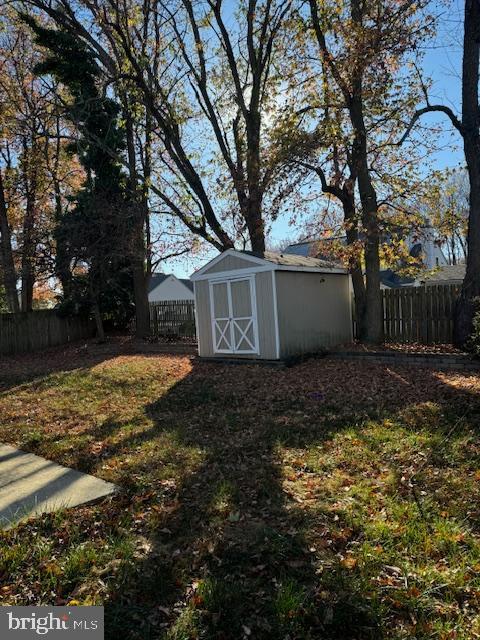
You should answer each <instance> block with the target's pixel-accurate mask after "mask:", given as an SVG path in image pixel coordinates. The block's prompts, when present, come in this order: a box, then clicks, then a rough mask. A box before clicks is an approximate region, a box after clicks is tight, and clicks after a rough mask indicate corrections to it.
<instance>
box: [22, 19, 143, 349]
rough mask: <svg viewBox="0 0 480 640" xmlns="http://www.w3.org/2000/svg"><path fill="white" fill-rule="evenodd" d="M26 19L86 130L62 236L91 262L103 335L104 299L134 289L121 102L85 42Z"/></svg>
mask: <svg viewBox="0 0 480 640" xmlns="http://www.w3.org/2000/svg"><path fill="white" fill-rule="evenodd" d="M23 19H24V20H25V21H26V22H27V23H28V24H29V25H30V27H31V28H32V29H33V31H34V32H35V35H36V40H37V42H38V44H40V45H41V46H42V47H44V49H46V50H47V52H48V54H47V56H46V58H45V59H44V61H43V62H41V63H39V64H38V65H37V66H36V71H37V72H38V73H39V74H47V75H52V76H54V77H55V78H57V80H58V81H59V82H61V83H62V84H63V85H64V86H65V87H66V88H67V89H68V91H69V93H70V95H71V101H70V103H69V105H68V110H67V114H68V115H69V117H70V118H71V120H72V122H73V123H74V124H75V126H76V127H78V130H79V132H80V134H81V135H80V138H79V139H78V140H77V143H76V147H77V152H78V153H79V156H80V160H81V162H82V164H83V166H84V169H85V172H86V176H87V180H86V183H85V185H84V186H83V188H82V189H81V190H80V192H79V193H78V194H77V195H76V198H75V201H76V202H75V210H74V211H73V212H72V213H71V214H70V215H69V216H67V218H66V219H65V220H63V224H62V228H61V232H60V233H59V234H58V235H57V237H58V239H59V240H62V244H66V242H63V240H65V241H66V239H67V238H68V243H69V245H70V252H71V255H70V259H72V258H75V259H76V260H77V261H83V262H85V263H86V264H87V265H88V268H89V270H88V290H89V293H90V302H91V304H92V307H93V310H94V314H95V318H96V321H97V329H98V333H99V336H100V337H101V338H103V326H102V322H101V312H102V311H107V310H108V306H107V305H106V304H105V300H106V299H107V298H108V296H109V294H112V295H113V297H115V295H116V294H117V289H120V290H121V294H120V298H121V299H122V300H124V301H125V295H126V294H127V299H128V289H129V288H130V287H131V271H132V260H131V259H129V258H130V257H131V256H130V251H129V247H130V238H131V235H132V234H131V230H132V228H133V226H134V225H135V218H136V216H135V206H136V197H135V196H136V194H135V193H134V192H132V190H128V188H127V182H126V176H125V173H124V172H123V170H122V166H121V164H120V162H119V161H118V159H117V158H118V156H119V155H120V154H122V153H123V152H124V150H125V146H126V143H125V131H124V130H123V129H122V128H121V127H120V124H119V112H120V106H119V105H118V104H117V103H116V102H115V101H114V100H112V99H111V98H109V97H107V96H105V95H102V93H101V89H100V87H99V86H98V76H99V70H98V66H97V64H96V62H95V59H94V58H93V56H92V55H91V53H90V52H89V51H88V49H87V48H86V47H85V46H84V45H83V43H82V41H81V40H79V39H77V38H75V37H73V36H72V35H71V34H70V33H68V32H63V31H61V30H52V29H48V28H45V27H42V26H40V25H39V24H37V23H36V22H35V20H33V19H32V18H30V17H29V16H23ZM62 232H63V233H62ZM62 236H63V237H62ZM143 255H144V254H141V257H142V258H143ZM129 273H130V277H129V275H128V274H129ZM117 295H118V294H117ZM127 306H128V305H127Z"/></svg>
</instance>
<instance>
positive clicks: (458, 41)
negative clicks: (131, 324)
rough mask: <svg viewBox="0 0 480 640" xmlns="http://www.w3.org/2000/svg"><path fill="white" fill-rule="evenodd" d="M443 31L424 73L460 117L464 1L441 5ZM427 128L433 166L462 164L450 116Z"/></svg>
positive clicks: (278, 233) (194, 264) (187, 265)
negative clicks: (435, 132)
mask: <svg viewBox="0 0 480 640" xmlns="http://www.w3.org/2000/svg"><path fill="white" fill-rule="evenodd" d="M437 12H438V15H439V28H438V31H437V34H436V36H435V38H434V40H433V41H432V42H431V43H429V45H428V47H427V48H426V50H425V56H424V63H423V70H424V73H425V76H426V77H430V78H431V79H432V82H433V83H432V87H431V90H430V92H429V93H430V102H431V103H432V104H435V103H437V104H445V105H448V106H449V107H450V108H451V109H452V110H453V111H454V112H455V113H456V114H457V115H460V109H461V65H462V55H461V54H462V27H463V25H462V19H463V3H462V2H461V0H453V1H452V2H438V6H437ZM422 124H423V125H432V126H434V127H435V128H437V126H438V127H441V129H442V131H443V133H442V135H441V137H440V141H439V142H440V143H439V145H438V146H439V148H438V149H436V150H434V151H433V152H432V154H431V156H430V161H431V164H432V166H433V167H434V168H436V169H445V168H447V167H455V166H458V165H459V164H462V161H463V151H462V147H461V140H460V138H459V136H458V134H457V132H456V131H455V130H454V129H453V128H452V126H451V124H450V122H449V121H448V119H447V117H446V116H443V115H442V114H428V115H426V116H424V117H423V120H422ZM297 235H298V229H295V228H293V227H291V226H289V223H288V219H287V216H283V217H281V218H279V219H278V220H277V221H275V222H274V223H273V227H272V234H271V238H272V240H273V241H275V240H284V239H285V238H288V237H290V236H291V237H292V239H294V238H296V237H297ZM215 254H216V252H215V251H214V250H212V251H211V252H208V255H205V254H204V255H202V257H201V258H198V259H195V258H191V257H183V258H181V259H176V260H170V261H168V262H165V263H163V265H162V270H163V271H165V272H167V273H175V275H177V276H178V277H182V278H185V277H189V276H190V275H191V273H192V272H193V271H194V270H195V269H197V268H198V267H199V266H201V264H203V263H205V262H206V261H207V260H208V259H209V258H210V257H213V256H214V255H215Z"/></svg>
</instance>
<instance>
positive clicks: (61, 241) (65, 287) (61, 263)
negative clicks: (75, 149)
mask: <svg viewBox="0 0 480 640" xmlns="http://www.w3.org/2000/svg"><path fill="white" fill-rule="evenodd" d="M56 135H57V140H56V150H55V164H54V168H53V171H52V181H53V190H54V194H55V229H54V232H53V236H54V240H55V274H56V276H57V278H58V279H59V280H60V284H61V286H62V291H63V297H64V299H68V298H69V297H70V295H71V291H72V280H73V278H72V272H71V269H70V257H69V253H68V247H67V242H66V238H65V232H64V230H63V229H62V227H61V222H62V216H63V207H62V193H61V189H60V180H59V164H60V152H61V145H60V136H61V128H60V117H59V116H58V115H57V117H56Z"/></svg>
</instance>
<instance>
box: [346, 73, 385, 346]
mask: <svg viewBox="0 0 480 640" xmlns="http://www.w3.org/2000/svg"><path fill="white" fill-rule="evenodd" d="M361 94H362V90H361V82H360V81H359V82H358V84H357V86H356V87H355V96H354V98H352V100H351V102H350V105H349V113H350V119H351V122H352V126H353V129H354V136H355V139H354V142H353V147H352V164H353V165H354V167H355V172H356V174H357V180H358V189H359V193H360V201H361V204H362V224H363V229H364V233H365V279H366V295H365V303H366V309H365V341H367V342H371V343H379V342H381V341H382V339H383V323H382V298H381V291H380V230H379V225H378V203H377V194H376V192H375V188H374V186H373V183H372V180H371V177H370V170H369V166H368V151H367V132H366V128H365V123H364V119H363V106H362V97H361Z"/></svg>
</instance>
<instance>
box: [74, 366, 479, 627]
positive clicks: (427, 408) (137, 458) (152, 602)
mask: <svg viewBox="0 0 480 640" xmlns="http://www.w3.org/2000/svg"><path fill="white" fill-rule="evenodd" d="M116 355H120V354H116ZM152 357H155V356H154V354H152ZM85 366H87V365H86V364H85ZM92 366H93V364H92ZM76 368H77V367H76ZM107 377H108V376H107ZM472 379H473V376H472ZM114 382H115V381H114ZM127 382H128V385H129V388H130V389H131V385H132V382H131V381H130V380H128V381H127ZM110 383H111V381H110V380H109V384H110ZM121 383H122V381H121V380H120V386H121ZM139 384H141V381H140V383H139ZM478 409H479V399H478V395H477V393H476V391H474V390H469V388H468V376H466V377H465V378H464V380H463V383H462V385H461V386H460V385H459V386H455V376H454V375H452V376H447V377H442V376H441V375H439V374H438V373H436V372H434V371H431V370H428V369H422V370H419V369H416V368H412V369H408V368H398V367H388V366H383V365H378V364H359V363H341V362H340V363H339V362H338V361H335V362H333V361H322V362H307V363H305V364H302V365H300V366H298V367H293V368H291V369H287V370H274V369H267V368H263V367H258V366H249V365H246V366H245V367H229V366H225V365H220V364H218V365H213V364H205V363H201V362H195V363H194V366H193V370H192V371H191V372H190V373H188V375H186V377H184V378H183V379H181V380H180V381H179V382H177V383H176V384H175V385H174V386H173V387H171V388H169V390H168V391H167V392H166V393H165V394H163V395H162V396H161V397H160V398H158V399H157V400H156V401H154V402H151V403H150V404H148V405H147V406H146V407H145V408H144V411H145V414H146V416H147V417H148V418H149V419H150V420H149V421H147V422H145V421H142V420H141V419H139V421H138V423H136V422H135V420H134V421H133V422H132V420H131V419H130V420H128V421H127V420H126V421H125V422H122V420H121V419H118V418H117V419H114V418H112V417H109V418H107V419H106V420H105V421H104V422H103V423H102V424H99V425H95V426H93V427H92V428H90V429H89V430H88V432H86V433H87V434H88V441H86V442H85V443H84V444H82V443H79V445H78V447H77V448H76V449H75V450H74V451H73V452H72V460H73V461H74V466H76V467H77V468H80V469H82V470H84V471H90V472H93V473H99V472H100V470H101V469H103V467H104V466H108V465H109V464H110V463H111V464H112V465H115V464H116V463H117V462H118V460H119V458H121V459H122V465H121V469H117V468H116V470H114V471H112V473H114V474H115V473H117V474H118V475H117V479H118V481H119V482H120V484H122V485H123V486H124V488H125V490H126V495H124V496H123V497H122V498H121V499H119V500H118V503H115V501H114V502H112V504H111V505H109V506H108V507H106V508H105V510H104V513H102V512H101V510H99V511H98V512H95V513H96V515H95V518H97V519H98V520H99V521H100V520H102V518H103V519H104V520H105V522H106V523H108V525H107V526H109V527H111V529H112V531H113V532H116V531H117V529H119V528H123V529H127V528H128V529H129V534H130V533H131V537H132V538H133V537H134V536H136V535H138V537H139V538H144V539H145V540H146V542H145V549H144V551H143V552H142V553H141V554H139V555H138V557H135V556H134V558H133V561H132V563H131V564H130V565H129V566H128V567H126V569H125V571H122V572H120V574H119V575H113V576H112V579H111V581H107V587H108V595H107V598H106V599H105V605H106V611H105V613H106V628H107V631H106V637H107V638H131V639H134V638H142V639H147V638H168V640H187V639H190V638H211V639H214V638H215V639H218V640H221V639H225V640H226V639H228V640H230V639H231V640H233V639H235V640H237V639H240V638H254V639H255V640H263V639H267V638H268V639H274V640H275V639H277V638H278V639H287V638H288V639H290V640H301V639H305V640H313V639H315V640H317V639H320V638H324V639H330V638H336V639H345V640H347V639H348V640H355V639H367V638H381V637H383V635H384V634H385V629H388V630H389V632H390V633H387V634H386V635H389V637H393V636H392V628H394V627H395V625H396V624H397V621H398V620H401V621H402V622H403V621H405V620H406V621H407V623H408V624H413V623H412V622H411V615H412V607H413V612H414V613H415V608H414V607H415V606H417V605H415V604H414V605H411V604H407V605H405V606H404V605H403V604H402V602H401V601H395V602H393V600H392V603H391V604H390V605H389V607H387V606H386V605H385V599H383V600H382V599H381V598H380V597H379V592H380V587H379V586H378V583H376V582H375V581H374V580H372V578H377V577H379V578H380V579H381V580H383V581H384V583H383V584H385V585H386V586H385V589H386V590H387V595H389V592H388V589H392V585H394V584H396V582H395V581H397V582H398V581H399V580H400V579H399V578H397V577H396V576H397V573H396V571H397V568H396V567H395V566H389V567H388V568H387V569H386V571H387V573H388V572H393V575H384V574H385V567H384V565H386V564H387V565H389V564H390V565H394V562H390V563H389V562H388V559H384V558H385V556H384V557H382V558H380V560H379V561H378V562H377V564H378V570H377V566H376V565H375V562H376V561H375V562H374V561H371V562H372V566H373V568H372V570H371V571H370V570H369V571H370V572H368V571H366V570H365V571H364V572H362V571H361V570H360V569H359V568H358V570H357V568H356V567H355V565H354V555H353V553H350V552H351V550H352V549H356V548H358V547H360V546H361V545H363V544H364V543H365V540H366V539H367V538H368V534H367V529H368V526H369V518H370V514H369V513H368V512H360V513H359V515H358V517H357V518H356V520H355V521H352V519H351V518H349V517H348V513H347V512H346V511H345V512H342V508H341V507H338V508H337V507H335V505H333V504H332V502H333V500H338V501H339V502H340V501H341V498H342V497H345V496H349V495H350V494H348V489H349V485H348V484H345V485H341V484H339V485H338V488H337V485H332V479H331V477H330V476H332V475H335V474H337V475H338V476H340V480H341V475H342V474H343V475H344V476H345V478H346V480H348V475H349V474H351V475H353V474H355V475H356V476H360V477H361V476H362V468H363V467H362V465H364V466H366V465H367V463H370V461H369V460H368V456H369V455H370V456H372V455H374V454H375V455H376V454H377V453H378V458H379V460H380V462H378V463H377V462H375V463H373V464H372V465H371V467H370V468H369V470H368V471H369V473H370V474H371V481H372V486H373V488H374V489H375V490H376V489H377V487H375V483H376V481H377V479H378V478H379V477H380V476H382V474H384V473H385V469H384V468H383V467H385V466H388V471H389V472H390V471H391V472H392V475H393V476H394V482H395V485H394V487H393V489H392V487H388V486H386V485H385V484H384V485H379V487H380V488H379V489H378V490H379V492H385V495H386V498H389V495H387V492H390V493H392V491H393V492H394V493H395V497H397V495H398V498H399V501H401V502H402V505H403V506H404V505H406V507H405V511H404V513H403V514H402V515H401V517H399V518H398V519H399V520H401V519H402V518H403V519H404V521H406V519H407V518H408V517H411V515H412V513H414V512H415V517H416V518H418V513H416V505H415V501H414V497H413V495H412V493H411V491H410V489H409V488H408V486H407V485H404V484H402V480H401V476H402V474H403V470H404V467H405V466H407V465H409V464H410V463H411V462H412V461H411V460H409V459H408V455H407V456H406V458H407V459H402V460H399V459H398V458H397V451H398V449H399V448H401V447H398V446H397V447H396V450H395V446H396V445H397V444H398V443H395V442H393V443H392V442H390V441H388V429H389V426H388V425H389V421H392V422H393V421H397V422H401V424H402V429H401V430H398V432H395V433H396V436H395V437H402V434H403V435H404V436H405V437H406V436H407V435H408V434H414V436H416V434H417V433H418V435H419V438H420V437H422V438H424V437H426V436H428V438H429V440H428V443H429V444H428V449H429V453H428V456H427V457H428V459H426V462H428V463H431V464H434V465H436V466H437V467H438V468H440V469H445V468H446V467H448V465H450V464H452V465H455V461H454V460H453V458H452V456H453V449H454V447H455V446H457V447H458V440H457V441H456V444H455V443H454V442H453V438H451V437H450V436H451V429H452V425H455V436H463V437H464V438H468V437H470V435H469V434H471V433H474V434H478V416H479V411H478ZM370 421H379V422H382V430H383V431H380V436H379V435H378V434H377V436H375V437H374V436H371V435H370V434H369V431H368V425H369V422H370ZM392 428H393V427H392ZM382 433H383V434H385V442H383V441H382V439H381V436H382ZM104 439H105V440H107V441H108V442H107V444H106V447H105V449H103V450H102V451H101V453H100V454H99V455H94V454H93V453H92V449H91V447H92V443H93V444H95V442H96V441H99V442H100V441H102V440H104ZM65 440H66V441H65V445H66V446H67V445H68V437H66V439H65ZM347 445H348V447H349V448H350V453H349V454H348V455H349V456H350V457H348V456H347V454H345V455H343V451H342V447H343V446H347ZM387 445H388V446H391V451H392V452H393V453H389V451H387V452H386V453H385V451H384V449H385V447H387ZM394 445H395V446H394ZM356 447H358V455H355V448H356ZM422 447H423V444H422V442H421V441H419V444H418V447H417V449H418V450H419V451H420V450H421V449H422ZM329 449H335V455H332V460H331V466H330V467H329V466H328V464H325V463H324V462H322V464H320V463H318V460H317V458H318V459H319V458H320V457H321V456H323V455H324V453H325V451H328V450H329ZM306 450H308V455H307V456H302V455H301V452H304V451H306ZM352 451H353V453H352ZM406 451H407V454H408V448H406ZM297 452H299V453H298V456H297ZM422 453H423V452H422ZM455 455H457V454H455ZM285 456H286V457H287V458H288V459H284V457H285ZM297 457H298V459H297ZM456 459H458V456H457V458H456ZM385 460H386V462H385ZM421 460H423V458H421ZM329 464H330V463H329ZM421 464H423V462H422V463H421ZM155 465H158V468H156V467H155ZM160 467H162V468H160ZM292 468H294V469H295V470H298V472H299V475H300V477H301V478H302V477H303V479H302V482H303V480H305V482H304V485H305V488H306V490H308V486H309V484H308V483H309V478H310V477H315V481H316V483H317V484H316V487H315V493H314V494H313V495H312V497H310V498H309V497H308V496H306V497H305V499H303V498H302V496H299V490H298V487H297V488H296V489H295V491H293V490H292V489H291V485H290V484H289V482H290V481H289V478H288V474H289V473H290V472H289V469H292ZM452 468H454V466H453V467H452ZM352 469H354V471H352ZM415 469H418V465H417V467H415ZM102 475H103V473H102ZM109 479H114V478H113V477H112V478H109ZM329 483H330V484H329ZM402 492H403V493H402ZM332 496H333V498H332ZM390 497H391V496H390ZM367 502H368V501H367ZM88 517H89V516H87V518H88ZM467 517H468V518H474V514H473V515H471V516H470V515H469V516H467ZM120 521H121V525H120V524H119V523H120ZM137 522H138V523H139V524H137ZM94 524H95V525H96V523H94ZM421 525H422V526H423V527H424V529H425V531H426V532H427V534H428V525H427V524H425V523H421ZM91 526H92V531H95V530H96V529H95V526H93V525H91ZM472 526H473V521H472ZM324 531H325V532H327V531H328V532H329V535H328V538H327V537H326V536H325V537H324V536H323V532H324ZM82 535H86V534H83V533H82ZM92 535H94V534H92ZM112 535H113V534H112ZM115 535H116V533H115ZM422 535H423V534H422ZM371 537H372V536H371ZM373 538H374V536H373ZM373 543H375V540H374V541H373ZM373 543H372V544H373ZM395 544H396V543H395ZM413 544H416V543H412V545H413ZM378 546H381V545H380V542H378ZM413 548H414V547H413V546H412V547H411V549H413ZM395 553H396V552H395ZM387 558H388V556H387ZM392 558H393V559H394V560H395V561H396V560H397V559H398V554H397V558H395V556H394V554H392ZM369 562H370V560H369ZM382 571H383V574H382ZM435 579H436V578H435ZM72 584H73V578H72ZM432 584H434V586H436V583H434V582H432ZM67 588H68V589H71V591H68V592H66V593H65V592H64V593H65V595H67V594H68V593H72V592H73V593H74V590H73V589H74V587H73V586H72V587H71V586H70V585H68V587H67ZM442 588H443V585H442ZM65 591H66V590H65ZM392 593H393V591H392ZM67 597H68V596H67ZM409 597H411V598H415V597H416V596H415V593H414V591H412V594H411V595H410V596H409ZM421 606H423V605H421ZM402 607H403V608H402ZM395 608H396V609H395ZM418 608H420V605H418ZM392 611H394V613H392ZM432 611H433V610H432ZM429 615H430V617H431V618H433V617H434V616H435V615H436V613H435V611H433V613H432V612H429ZM398 637H401V636H400V635H399V636H398ZM403 637H408V635H404V636H403ZM410 637H413V635H410ZM415 637H417V635H415ZM418 637H419V638H420V637H422V638H423V637H432V636H428V633H427V632H426V633H425V634H424V635H421V633H420V632H419V635H418Z"/></svg>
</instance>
